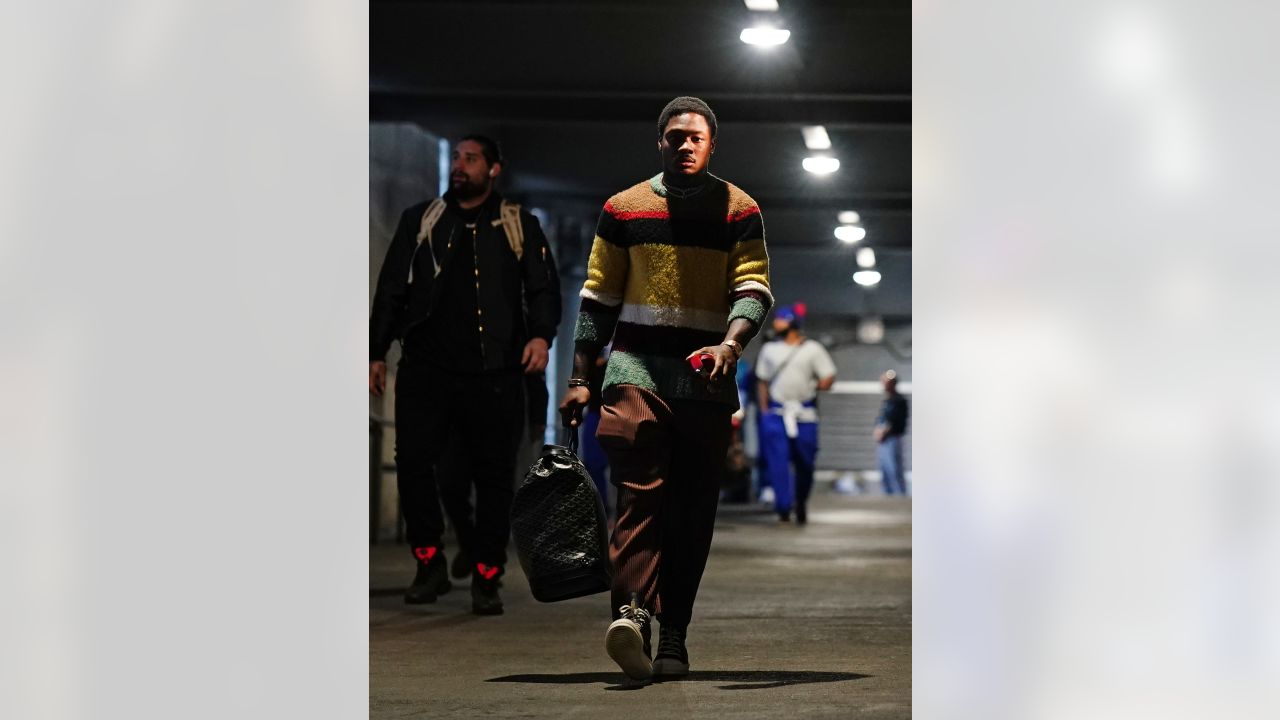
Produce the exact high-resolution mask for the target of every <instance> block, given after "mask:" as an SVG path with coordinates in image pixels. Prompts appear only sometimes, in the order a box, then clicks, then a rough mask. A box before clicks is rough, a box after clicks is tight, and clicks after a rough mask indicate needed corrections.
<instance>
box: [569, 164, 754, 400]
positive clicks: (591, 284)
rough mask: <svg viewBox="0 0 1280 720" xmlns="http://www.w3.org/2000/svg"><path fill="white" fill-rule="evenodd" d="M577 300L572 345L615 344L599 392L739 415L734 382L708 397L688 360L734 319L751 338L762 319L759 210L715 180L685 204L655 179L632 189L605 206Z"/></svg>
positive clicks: (740, 193) (713, 341)
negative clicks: (625, 392) (690, 402)
mask: <svg viewBox="0 0 1280 720" xmlns="http://www.w3.org/2000/svg"><path fill="white" fill-rule="evenodd" d="M581 295H582V307H581V310H580V311H579V312H578V322H577V326H576V327H575V328H574V334H573V336H574V340H575V341H586V342H592V343H600V344H602V345H603V344H604V343H607V342H609V341H610V339H612V341H613V351H612V353H611V354H610V356H609V364H608V366H607V368H606V369H605V376H604V387H606V388H607V387H609V386H611V385H622V384H627V385H637V386H639V387H642V388H645V389H647V390H651V391H653V392H654V393H656V394H657V395H658V396H659V397H662V398H666V399H698V400H710V401H715V402H722V403H726V404H729V405H733V406H735V407H736V406H737V404H738V394H737V390H736V388H735V386H734V383H733V382H732V381H724V382H719V383H717V387H716V389H715V390H714V391H711V390H709V389H708V387H707V383H706V381H705V380H702V379H701V378H699V377H697V376H696V375H695V374H694V372H693V369H692V368H691V367H690V365H689V363H688V362H686V361H685V357H687V356H688V355H689V353H691V352H693V351H694V350H697V349H698V348H701V347H705V346H708V345H718V344H720V342H721V341H723V340H724V337H725V330H726V329H727V327H728V324H729V323H730V322H731V321H732V320H733V319H734V318H746V319H748V320H750V321H751V322H752V324H753V325H754V326H755V328H756V329H757V330H758V329H759V328H760V325H761V323H762V322H763V321H764V318H765V315H766V314H767V313H768V312H769V307H770V306H771V305H772V304H773V295H772V294H771V293H770V292H769V255H768V253H767V252H766V250H765V244H764V221H763V220H762V219H761V217H760V208H759V206H757V205H756V203H755V201H754V200H752V199H751V198H750V196H748V195H747V194H746V193H744V192H743V191H742V190H740V189H738V188H737V187H736V186H734V185H733V184H731V183H728V182H725V181H724V180H721V179H720V178H718V177H715V176H714V175H712V176H709V178H708V181H707V184H706V185H705V186H704V187H703V189H702V190H701V191H700V192H699V193H697V194H696V195H694V196H692V197H685V198H680V197H675V196H670V195H669V194H668V193H667V191H666V188H665V187H664V186H663V185H662V176H661V175H657V176H655V177H653V178H650V179H649V180H646V181H644V182H641V183H638V184H636V185H634V186H632V187H630V188H628V189H626V190H624V191H622V192H620V193H618V194H617V195H614V196H613V197H611V198H609V201H608V202H606V203H605V205H604V212H602V213H601V214H600V224H599V226H598V228H597V230H596V237H595V240H594V241H593V243H592V245H591V258H590V259H589V260H588V262H587V279H586V282H585V283H584V284H583V286H582V293H581Z"/></svg>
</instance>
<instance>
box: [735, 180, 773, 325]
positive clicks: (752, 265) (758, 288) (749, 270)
mask: <svg viewBox="0 0 1280 720" xmlns="http://www.w3.org/2000/svg"><path fill="white" fill-rule="evenodd" d="M729 225H730V232H731V233H732V234H733V236H734V238H735V241H734V244H733V249H732V250H731V251H730V252H729V263H728V273H729V278H728V280H729V283H728V286H729V322H733V321H734V319H736V318H746V319H747V320H750V321H751V324H752V325H754V326H755V328H756V329H757V330H759V328H760V326H761V325H762V324H763V323H764V318H765V315H767V314H768V313H769V308H770V307H772V306H773V293H771V292H770V291H769V253H768V251H767V250H766V249H765V244H764V219H763V218H762V217H761V216H760V207H759V206H758V205H756V204H755V203H754V202H752V203H750V205H749V206H748V207H747V208H746V209H744V210H740V211H738V212H737V213H735V214H734V216H733V217H732V218H730V222H729Z"/></svg>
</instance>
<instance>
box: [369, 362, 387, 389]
mask: <svg viewBox="0 0 1280 720" xmlns="http://www.w3.org/2000/svg"><path fill="white" fill-rule="evenodd" d="M386 389H387V363H386V362H384V361H382V360H375V361H373V362H371V363H369V392H371V393H373V396H374V397H382V391H383V390H386Z"/></svg>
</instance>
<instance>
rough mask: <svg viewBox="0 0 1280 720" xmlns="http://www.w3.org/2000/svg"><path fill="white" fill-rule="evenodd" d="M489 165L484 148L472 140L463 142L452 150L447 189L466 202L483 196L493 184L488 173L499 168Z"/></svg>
mask: <svg viewBox="0 0 1280 720" xmlns="http://www.w3.org/2000/svg"><path fill="white" fill-rule="evenodd" d="M501 167H502V166H501V165H496V164H495V165H492V166H491V165H489V162H488V161H487V160H485V159H484V148H483V147H482V146H481V145H480V143H478V142H476V141H474V140H463V141H462V142H460V143H458V145H457V147H455V148H454V149H453V165H452V167H451V169H450V170H449V187H450V189H452V190H453V192H454V194H456V195H457V196H458V197H459V198H461V199H463V200H466V199H469V198H473V197H476V196H478V195H482V194H484V192H485V191H486V190H488V189H489V186H490V185H491V184H492V183H493V178H492V177H490V175H489V171H490V170H495V169H499V168H501Z"/></svg>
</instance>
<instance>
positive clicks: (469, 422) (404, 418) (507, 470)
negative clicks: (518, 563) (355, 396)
mask: <svg viewBox="0 0 1280 720" xmlns="http://www.w3.org/2000/svg"><path fill="white" fill-rule="evenodd" d="M523 427H524V382H523V379H522V376H521V374H520V372H519V371H518V370H517V371H514V372H508V373H500V374H484V375H468V374H461V373H451V372H448V371H444V370H441V369H439V368H435V367H432V366H429V365H411V364H401V365H400V367H399V370H398V372H397V374H396V479H397V482H398V485H399V489H400V511H401V513H403V515H404V521H405V531H406V535H407V536H408V540H409V544H410V545H411V546H412V547H415V548H417V547H427V546H432V545H436V546H442V545H443V542H442V538H441V536H442V535H443V534H444V515H443V514H442V513H441V507H440V502H441V498H440V484H441V483H442V482H450V483H452V482H456V481H458V478H449V479H442V478H441V477H440V471H441V470H442V469H443V470H445V471H448V468H461V467H465V468H466V473H467V474H468V475H469V476H470V477H469V478H468V480H469V482H470V483H472V484H474V486H475V492H476V511H475V512H476V517H475V531H474V538H473V539H471V540H469V541H468V540H463V542H466V543H467V544H468V545H469V547H467V551H468V553H469V554H470V555H471V561H472V562H479V563H484V564H486V565H505V564H506V562H507V541H508V539H509V537H510V535H511V497H512V495H513V493H514V487H513V485H514V475H515V460H516V452H517V450H518V448H519V442H520V434H521V431H522V429H523ZM446 453H461V454H462V455H463V456H465V457H466V458H467V462H465V463H445V464H444V467H443V468H442V467H441V466H442V461H443V460H444V459H445V457H446Z"/></svg>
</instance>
